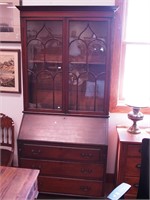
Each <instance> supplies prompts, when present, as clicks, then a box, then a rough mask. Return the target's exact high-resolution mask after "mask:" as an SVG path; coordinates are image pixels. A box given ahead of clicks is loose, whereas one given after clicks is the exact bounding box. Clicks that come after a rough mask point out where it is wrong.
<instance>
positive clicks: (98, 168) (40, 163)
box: [19, 158, 105, 180]
mask: <svg viewBox="0 0 150 200" xmlns="http://www.w3.org/2000/svg"><path fill="white" fill-rule="evenodd" d="M19 166H20V167H25V168H31V169H39V170H40V175H42V176H43V175H44V176H57V177H71V178H81V179H82V178H86V179H94V180H103V179H104V169H105V166H104V164H94V163H80V162H64V161H48V160H34V159H25V158H21V159H20V160H19Z"/></svg>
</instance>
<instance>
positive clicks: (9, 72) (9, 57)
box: [0, 49, 21, 93]
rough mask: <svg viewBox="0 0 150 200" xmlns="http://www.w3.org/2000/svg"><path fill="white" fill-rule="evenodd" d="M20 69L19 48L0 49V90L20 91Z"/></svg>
mask: <svg viewBox="0 0 150 200" xmlns="http://www.w3.org/2000/svg"><path fill="white" fill-rule="evenodd" d="M20 71H21V70H20V50H19V49H13V50H12V49H7V50H4V49H0V92H11V93H20V92H21V86H20V84H21V83H20V80H21V78H20V75H21V74H20Z"/></svg>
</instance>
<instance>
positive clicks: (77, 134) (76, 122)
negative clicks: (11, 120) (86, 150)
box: [18, 114, 109, 145]
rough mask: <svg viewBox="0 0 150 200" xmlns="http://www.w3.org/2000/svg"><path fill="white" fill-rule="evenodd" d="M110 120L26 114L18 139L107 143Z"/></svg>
mask: <svg viewBox="0 0 150 200" xmlns="http://www.w3.org/2000/svg"><path fill="white" fill-rule="evenodd" d="M108 120H109V119H107V118H91V117H74V116H55V115H37V114H24V116H23V119H22V123H21V127H20V133H19V138H18V139H22V140H35V141H44V142H58V143H72V144H73V143H76V144H77V143H78V144H89V145H90V144H97V145H99V144H100V145H107V132H108V130H107V129H108Z"/></svg>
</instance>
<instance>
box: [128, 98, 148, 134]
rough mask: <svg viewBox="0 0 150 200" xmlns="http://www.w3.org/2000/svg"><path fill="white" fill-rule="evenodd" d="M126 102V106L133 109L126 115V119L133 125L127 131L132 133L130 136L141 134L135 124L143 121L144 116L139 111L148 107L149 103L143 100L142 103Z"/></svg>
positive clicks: (139, 101) (138, 101)
mask: <svg viewBox="0 0 150 200" xmlns="http://www.w3.org/2000/svg"><path fill="white" fill-rule="evenodd" d="M126 102H127V103H126V104H127V105H128V106H130V107H132V108H133V110H132V111H130V112H129V113H128V118H129V119H131V120H132V121H133V124H132V126H131V127H130V128H129V129H128V132H129V133H132V134H138V133H141V130H140V128H139V127H138V125H137V122H138V121H140V120H143V118H144V115H143V113H142V112H141V111H140V109H141V108H146V107H148V105H149V102H148V100H146V101H145V100H144V101H143V100H142V101H141V100H136V101H133V100H127V101H126Z"/></svg>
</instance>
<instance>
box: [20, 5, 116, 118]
mask: <svg viewBox="0 0 150 200" xmlns="http://www.w3.org/2000/svg"><path fill="white" fill-rule="evenodd" d="M19 9H20V11H21V27H22V32H21V33H22V55H23V78H24V82H23V83H24V111H25V112H35V113H49V114H50V113H58V114H70V115H83V116H102V117H107V116H108V115H109V87H110V69H111V62H110V57H111V37H112V18H113V14H114V8H113V7H82V6H77V7H76V6H75V7H70V6H69V7H36V9H35V7H31V6H25V7H24V6H23V7H19Z"/></svg>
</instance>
